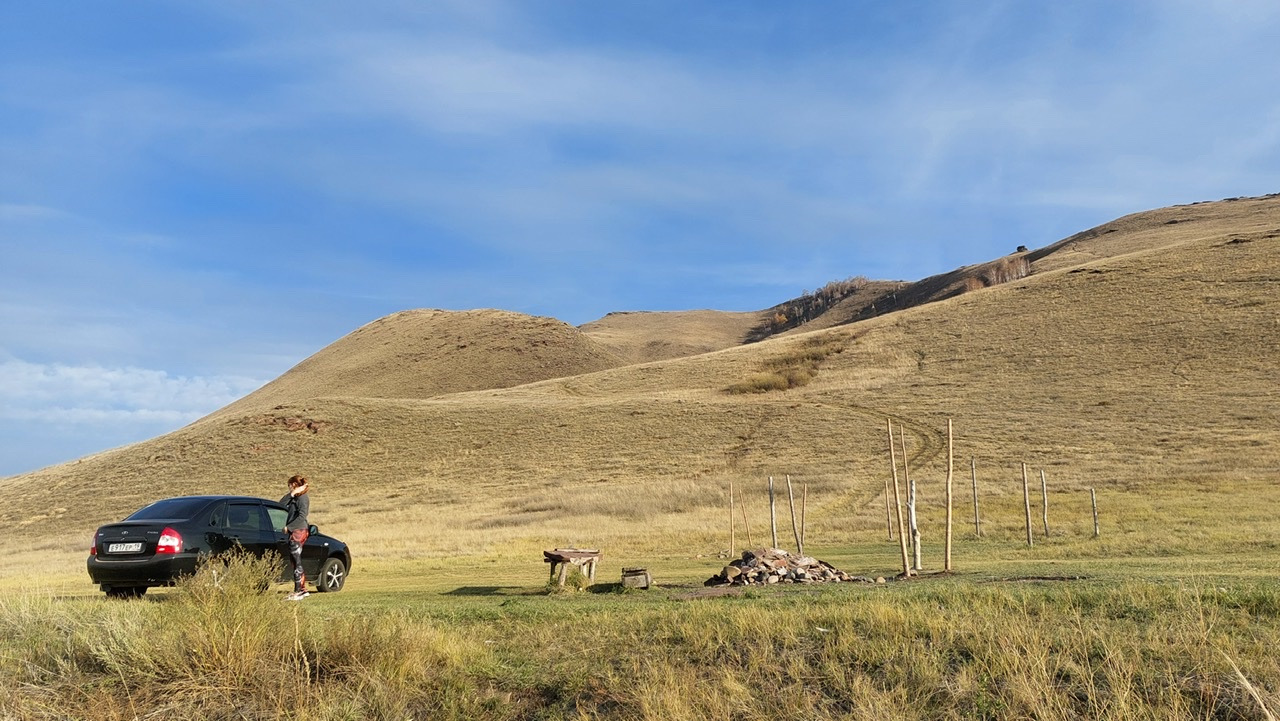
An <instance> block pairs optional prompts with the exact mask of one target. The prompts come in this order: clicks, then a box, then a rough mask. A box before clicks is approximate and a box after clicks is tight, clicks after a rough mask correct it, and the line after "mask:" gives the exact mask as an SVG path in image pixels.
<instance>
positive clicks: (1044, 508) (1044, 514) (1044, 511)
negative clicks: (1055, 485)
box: [1040, 468, 1049, 538]
mask: <svg viewBox="0 0 1280 721" xmlns="http://www.w3.org/2000/svg"><path fill="white" fill-rule="evenodd" d="M1040 513H1041V518H1042V519H1043V520H1044V537H1045V538H1048V537H1049V484H1047V483H1045V480H1044V469H1043V468H1041V469H1040Z"/></svg>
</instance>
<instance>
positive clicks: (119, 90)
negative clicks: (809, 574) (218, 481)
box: [0, 0, 1280, 476]
mask: <svg viewBox="0 0 1280 721" xmlns="http://www.w3.org/2000/svg"><path fill="white" fill-rule="evenodd" d="M1276 37H1280V4H1277V3H1275V2H1273V1H1272V0H1259V1H1257V2H1249V1H1246V0H1241V1H1240V2H1226V1H1222V2H1208V1H1198V2H1191V1H1189V0H1188V1H1182V0H1159V1H1155V0H1152V1H1150V2H1115V1H1114V0H1108V1H1107V2H1091V1H1087V0H1085V1H1081V2H1068V3H1057V2H1033V1H1031V0H1026V1H1024V2H978V1H976V0H966V1H965V2H912V1H909V0H907V1H903V2H884V1H883V0H875V1H855V0H850V1H848V2H808V3H779V2H773V1H759V2H750V1H742V2H732V3H730V2H705V3H696V2H661V1H658V2H626V1H619V2H598V1H583V2H567V1H566V2H539V1H536V0H521V1H518V2H517V1H511V2H490V1H487V0H465V1H463V0H457V1H446V2H430V3H428V2H379V1H376V0H375V1H373V2H364V3H332V2H307V3H301V2H283V3H257V2H252V3H251V2H234V1H231V0H218V1H217V2H212V1H210V2H201V1H199V0H191V1H188V2H182V3H174V2H142V1H139V2H113V3H106V2H87V1H86V2H74V1H73V2H61V3H39V2H33V3H22V2H17V1H13V2H6V3H3V4H0V476H2V475H7V474H12V473H18V472H22V471H26V470H31V469H34V468H37V467H41V466H44V465H48V464H52V463H55V462H60V461H65V460H70V459H73V458H77V457H80V456H83V455H85V454H88V453H92V452H95V451H98V450H103V449H106V448H110V447H114V446H118V445H122V444H125V443H129V442H133V441H137V440H143V439H146V438H150V437H153V436H156V435H159V434H161V433H164V432H167V431H169V430H172V429H174V428H177V427H180V426H181V425H183V424H185V423H188V422H190V421H192V420H195V419H196V418H199V417H200V416H202V415H204V414H205V413H207V412H209V411H212V410H214V409H216V408H218V407H220V406H222V405H225V404H226V403H228V402H230V401H232V400H235V399H236V398H239V397H241V396H243V395H244V394H246V393H248V392H250V391H251V390H253V389H254V388H256V387H258V386H259V385H261V384H262V383H265V382H266V381H268V380H270V379H272V378H274V377H275V376H277V375H279V374H280V373H282V372H284V371H285V370H287V369H288V368H289V367H291V366H292V365H293V364H295V363H297V362H298V361H300V360H302V359H303V358H305V357H306V356H308V355H310V354H311V353H313V352H315V351H316V350H318V349H319V348H321V347H323V346H324V345H326V344H328V343H330V342H332V341H334V340H336V339H337V338H339V337H341V336H343V335H345V334H346V333H348V332H350V331H352V330H354V329H355V328H357V327H358V326H360V325H362V324H364V323H366V322H368V321H370V320H373V319H375V318H378V317H380V316H383V315H386V314H389V313H393V312H395V311H398V310H403V309H407V308H424V307H432V308H451V309H466V308H489V307H496V308H505V309H510V310H516V311H521V312H525V313H530V314H535V315H549V316H554V317H557V318H560V319H562V320H565V321H567V322H569V323H573V324H581V323H585V322H588V321H591V320H594V319H596V318H599V317H601V316H603V315H604V314H606V313H608V312H610V311H616V310H680V309H690V308H716V309H722V310H755V309H761V308H765V307H768V306H771V305H773V304H775V303H778V302H780V301H783V300H786V299H788V298H791V297H794V296H796V295H798V294H799V293H800V292H801V291H802V290H805V289H811V288H815V287H818V286H821V285H822V284H824V283H825V282H827V281H829V280H834V279H840V278H845V277H848V276H852V275H865V276H869V277H872V278H892V279H906V280H914V279H918V278H922V277H925V276H928V275H930V274H933V273H936V272H940V271H943V270H948V269H951V268H954V267H956V266H959V265H964V264H967V263H972V262H977V261H981V260H988V259H991V258H994V257H997V256H999V255H1003V254H1005V253H1007V252H1009V251H1011V250H1012V249H1013V248H1014V247H1015V246H1017V245H1028V246H1032V247H1036V246H1041V245H1045V244H1048V243H1050V242H1053V241H1055V240H1058V239H1060V238H1062V237H1065V236H1066V235H1069V234H1071V233H1074V232H1076V231H1079V230H1083V229H1085V228H1088V227H1091V226H1093V225H1096V224H1099V223H1102V222H1105V221H1107V220H1110V219H1112V218H1115V217H1117V216H1119V215H1123V214H1126V213H1129V212H1134V211H1138V210H1143V209H1148V208H1153V207H1161V206H1165V205H1171V204H1175V203H1183V202H1193V201H1198V200H1212V199H1218V198H1223V197H1230V196H1237V195H1260V194H1265V193H1271V192H1277V191H1280V183H1277V177H1280V176H1278V173H1280V93H1277V92H1276V88H1277V87H1280V51H1278V50H1277V49H1276V45H1277V44H1276V43H1275V41H1274V38H1276Z"/></svg>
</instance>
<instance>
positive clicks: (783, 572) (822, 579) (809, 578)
mask: <svg viewBox="0 0 1280 721" xmlns="http://www.w3.org/2000/svg"><path fill="white" fill-rule="evenodd" d="M851 582H852V583H875V582H876V581H875V580H874V579H871V578H867V577H865V576H851V575H849V574H847V573H845V572H844V571H841V570H840V569H838V568H836V567H835V566H832V565H831V564H829V563H827V562H826V561H819V560H818V559H816V558H812V557H809V556H793V555H791V554H790V553H787V552H786V551H784V550H782V549H781V548H757V549H755V550H751V551H743V552H742V558H741V559H738V560H736V561H732V562H730V563H729V565H727V566H725V567H724V570H722V571H721V572H720V573H719V574H717V575H715V576H712V577H711V578H708V579H707V580H706V581H705V582H704V583H703V585H704V586H752V585H755V586H763V585H766V584H770V583H851Z"/></svg>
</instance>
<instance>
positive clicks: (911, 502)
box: [898, 427, 924, 571]
mask: <svg viewBox="0 0 1280 721" xmlns="http://www.w3.org/2000/svg"><path fill="white" fill-rule="evenodd" d="M898 438H900V439H902V479H903V482H904V483H906V484H907V523H908V524H910V527H911V556H912V559H913V562H912V564H911V567H912V568H914V569H915V570H917V571H920V570H923V569H924V565H923V564H921V563H920V525H919V523H917V522H916V482H915V481H913V480H911V468H910V466H909V465H908V464H907V429H905V428H902V427H899V428H898Z"/></svg>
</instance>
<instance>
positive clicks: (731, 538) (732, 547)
mask: <svg viewBox="0 0 1280 721" xmlns="http://www.w3.org/2000/svg"><path fill="white" fill-rule="evenodd" d="M733 531H734V528H733V479H729V558H733V557H734V556H736V555H737V554H736V553H735V550H736V545H735V541H737V539H736V538H735V537H734V533H733Z"/></svg>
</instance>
